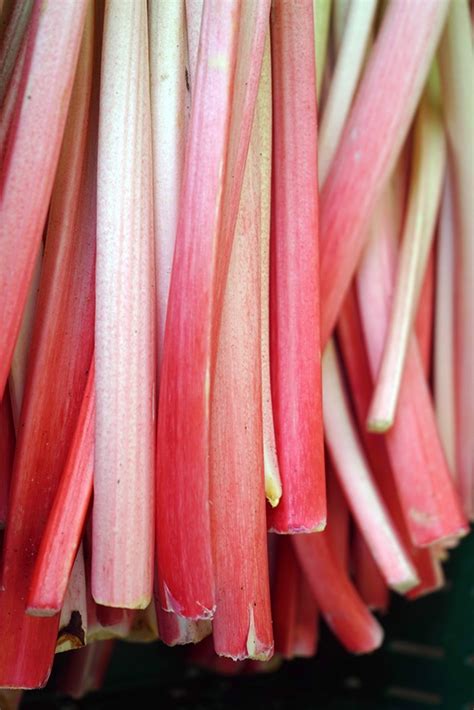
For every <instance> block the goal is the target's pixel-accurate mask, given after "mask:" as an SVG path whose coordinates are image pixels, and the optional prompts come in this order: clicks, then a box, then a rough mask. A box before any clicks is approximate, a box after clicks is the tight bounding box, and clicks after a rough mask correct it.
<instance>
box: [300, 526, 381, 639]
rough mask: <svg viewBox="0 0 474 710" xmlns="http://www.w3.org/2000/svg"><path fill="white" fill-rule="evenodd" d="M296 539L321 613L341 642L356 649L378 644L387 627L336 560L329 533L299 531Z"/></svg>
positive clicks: (302, 563) (303, 566)
mask: <svg viewBox="0 0 474 710" xmlns="http://www.w3.org/2000/svg"><path fill="white" fill-rule="evenodd" d="M292 542H293V544H294V546H295V549H296V553H297V555H298V559H299V562H300V565H301V567H302V568H303V570H304V572H305V574H306V577H307V579H308V582H309V584H310V586H311V589H312V592H313V594H314V596H315V598H316V600H317V602H318V605H319V608H320V609H321V613H322V615H323V616H324V618H325V620H326V623H327V624H328V626H329V627H330V628H331V629H332V631H333V632H334V633H335V635H336V636H337V638H338V639H339V640H340V642H341V643H342V644H343V645H344V646H345V648H346V649H347V650H348V651H352V652H353V653H369V652H370V651H373V650H375V649H376V648H378V647H379V646H380V644H381V643H382V640H383V630H382V628H381V627H380V626H379V624H378V623H377V621H376V620H375V619H374V617H373V616H372V615H371V613H370V612H369V611H368V609H367V607H366V606H365V605H364V603H363V602H362V600H361V599H360V597H359V595H358V594H357V592H356V590H355V588H354V587H353V585H352V584H351V582H350V580H349V577H348V576H347V574H346V572H345V571H344V570H343V568H342V567H341V566H340V564H339V562H338V561H337V560H336V558H335V556H334V553H333V550H332V549H331V546H330V542H329V537H328V534H327V533H325V532H323V533H315V534H313V535H295V536H293V537H292Z"/></svg>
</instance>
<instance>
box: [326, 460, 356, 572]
mask: <svg viewBox="0 0 474 710" xmlns="http://www.w3.org/2000/svg"><path fill="white" fill-rule="evenodd" d="M326 471H327V483H326V485H327V497H328V524H327V528H326V531H327V534H328V535H329V537H330V540H331V547H332V549H333V550H334V554H335V555H336V557H337V559H338V560H339V563H340V564H341V565H342V568H343V569H345V570H348V569H349V562H350V560H349V552H350V549H349V540H350V529H351V519H350V515H349V507H348V505H347V502H346V498H345V496H344V492H343V490H342V488H341V486H340V483H339V481H338V479H337V475H336V473H335V471H334V468H333V466H332V465H331V462H330V461H328V462H327V466H326Z"/></svg>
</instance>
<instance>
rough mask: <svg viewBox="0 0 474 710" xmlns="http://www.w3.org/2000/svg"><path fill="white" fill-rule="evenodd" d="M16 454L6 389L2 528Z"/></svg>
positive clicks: (1, 431) (0, 433)
mask: <svg viewBox="0 0 474 710" xmlns="http://www.w3.org/2000/svg"><path fill="white" fill-rule="evenodd" d="M14 455H15V428H14V426H13V415H12V408H11V403H10V394H9V392H8V390H5V393H4V395H3V398H2V400H1V401H0V529H2V528H4V527H5V522H6V520H7V511H8V493H9V490H10V480H11V476H12V470H13V457H14Z"/></svg>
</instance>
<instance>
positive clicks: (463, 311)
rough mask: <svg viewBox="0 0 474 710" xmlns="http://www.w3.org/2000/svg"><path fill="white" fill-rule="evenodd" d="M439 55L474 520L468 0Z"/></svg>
mask: <svg viewBox="0 0 474 710" xmlns="http://www.w3.org/2000/svg"><path fill="white" fill-rule="evenodd" d="M471 11H472V8H471ZM439 59H440V70H441V82H442V90H443V111H444V117H445V123H446V128H447V132H448V142H449V151H450V162H451V167H452V181H453V200H454V211H455V225H456V231H455V234H456V246H455V250H456V252H455V253H456V257H455V258H456V266H455V270H456V286H455V289H456V290H455V365H456V367H455V373H456V383H455V387H456V468H457V475H458V478H459V488H460V491H461V498H462V501H463V505H464V510H465V513H466V515H467V516H468V517H469V518H470V519H471V520H474V436H473V431H474V377H473V363H474V210H473V208H472V195H473V194H474V160H473V155H474V132H473V130H472V117H473V115H474V87H473V85H472V81H471V79H472V75H473V70H474V54H473V48H472V23H469V9H468V5H467V2H465V0H460V1H459V2H452V3H451V4H450V10H449V15H448V21H447V23H446V29H445V32H444V34H443V37H442V41H441V44H440V53H439Z"/></svg>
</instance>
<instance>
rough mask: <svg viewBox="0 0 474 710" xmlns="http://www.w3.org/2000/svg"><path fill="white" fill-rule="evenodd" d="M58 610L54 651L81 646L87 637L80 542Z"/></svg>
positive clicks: (84, 570) (84, 587)
mask: <svg viewBox="0 0 474 710" xmlns="http://www.w3.org/2000/svg"><path fill="white" fill-rule="evenodd" d="M60 611H61V614H60V617H59V631H58V640H57V642H56V653H61V652H63V651H72V650H74V649H77V648H82V647H83V646H85V645H86V638H87V589H86V568H85V564H84V552H83V549H82V544H81V545H80V546H79V548H78V550H77V554H76V559H75V560H74V564H73V566H72V570H71V575H70V578H69V581H68V585H67V591H66V594H65V597H64V599H63V605H62V609H61V610H60Z"/></svg>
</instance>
